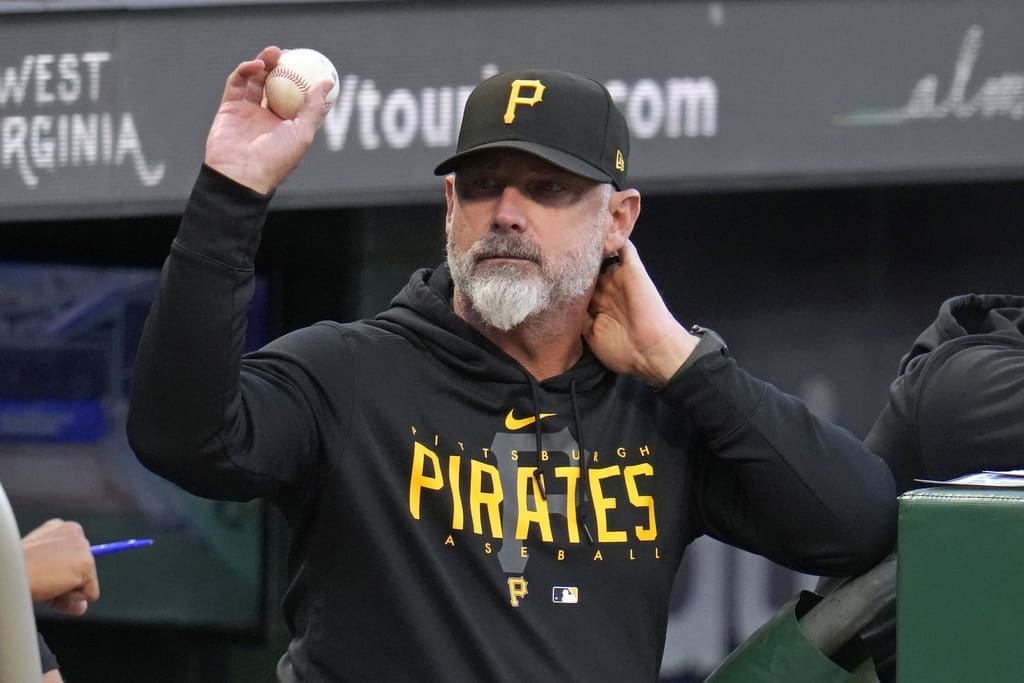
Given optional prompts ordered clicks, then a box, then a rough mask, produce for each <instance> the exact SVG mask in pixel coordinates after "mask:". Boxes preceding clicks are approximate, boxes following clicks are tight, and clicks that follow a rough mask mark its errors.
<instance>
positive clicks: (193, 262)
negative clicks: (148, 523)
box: [127, 167, 316, 500]
mask: <svg viewBox="0 0 1024 683" xmlns="http://www.w3.org/2000/svg"><path fill="white" fill-rule="evenodd" d="M269 200H270V197H268V196H263V195H259V194H257V193H255V192H252V191H251V190H248V189H247V188H244V187H242V186H240V185H237V184H235V183H233V182H232V181H230V180H229V179H227V178H225V177H224V176H221V175H219V174H217V173H216V172H214V171H213V170H211V169H209V168H206V167H203V169H202V170H201V172H200V174H199V178H198V180H197V181H196V184H195V187H194V188H193V191H192V194H191V197H190V199H189V203H188V205H187V207H186V209H185V211H184V213H183V216H182V221H181V224H180V226H179V230H178V234H177V236H176V238H175V240H174V242H173V244H172V245H171V249H170V254H169V256H168V257H167V260H166V261H165V263H164V268H163V272H162V275H161V282H160V286H159V289H158V292H157V295H156V298H155V300H154V302H153V304H152V307H151V309H150V313H149V316H148V318H147V320H146V323H145V326H144V329H143V332H142V336H141V339H140V342H139V348H138V353H137V359H136V366H135V374H134V377H133V382H132V395H131V403H130V408H129V415H128V425H127V429H128V439H129V443H130V444H131V447H132V449H133V450H134V452H135V454H136V456H137V457H138V458H139V460H140V461H141V462H142V463H143V464H144V465H145V466H146V467H147V468H149V469H150V470H152V471H153V472H155V473H157V474H159V475H161V476H164V477H166V478H168V479H170V480H172V481H174V482H176V483H177V484H179V485H180V486H182V487H183V488H185V489H187V490H189V491H191V492H193V493H195V494H197V495H202V496H208V497H212V498H228V499H239V500H245V499H249V498H253V497H257V496H266V497H273V496H275V495H276V494H277V493H278V491H279V487H280V486H281V485H282V484H288V483H290V482H294V481H296V479H297V478H298V476H299V472H300V471H301V470H302V468H303V466H304V461H305V459H306V458H307V457H308V456H307V454H308V453H310V452H311V451H312V450H313V445H312V444H311V442H310V440H311V439H314V438H315V437H314V436H313V435H315V433H316V430H315V429H313V428H311V426H310V418H309V416H308V410H306V409H304V406H303V401H302V396H301V394H300V392H299V391H297V390H296V389H295V388H294V386H293V382H291V381H290V378H289V377H288V376H287V374H286V373H283V372H280V371H278V369H277V368H270V369H266V368H264V369H261V370H260V371H253V372H247V373H246V374H245V377H244V378H243V377H242V372H241V368H242V366H243V359H242V356H243V351H244V348H245V334H246V323H247V315H248V309H249V304H250V302H251V300H252V296H253V292H254V287H255V280H254V276H255V271H254V263H255V257H256V251H257V249H258V246H259V240H260V231H261V229H262V226H263V222H264V218H265V215H266V210H267V205H268V203H269ZM243 385H244V391H243Z"/></svg>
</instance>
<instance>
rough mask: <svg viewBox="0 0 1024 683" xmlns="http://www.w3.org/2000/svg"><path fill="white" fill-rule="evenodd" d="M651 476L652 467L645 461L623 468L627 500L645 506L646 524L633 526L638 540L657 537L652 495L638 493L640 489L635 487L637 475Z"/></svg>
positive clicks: (652, 472) (648, 539)
mask: <svg viewBox="0 0 1024 683" xmlns="http://www.w3.org/2000/svg"><path fill="white" fill-rule="evenodd" d="M653 476H654V467H652V466H651V464H650V463H647V462H645V463H641V464H639V465H630V466H629V467H626V468H625V469H624V470H623V477H625V483H626V493H627V495H628V496H629V502H630V503H632V504H633V506H634V507H638V508H647V526H636V527H633V528H634V530H635V532H636V537H637V540H640V541H653V540H654V539H656V538H657V537H658V522H657V520H655V518H654V496H642V495H640V489H639V488H637V485H636V478H637V477H653Z"/></svg>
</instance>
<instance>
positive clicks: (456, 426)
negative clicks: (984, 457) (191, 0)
mask: <svg viewBox="0 0 1024 683" xmlns="http://www.w3.org/2000/svg"><path fill="white" fill-rule="evenodd" d="M266 203H267V199H266V198H264V197H260V196H258V195H254V194H253V193H251V192H249V191H247V190H245V189H244V188H240V187H237V186H234V185H233V184H232V183H230V182H229V181H227V179H225V178H223V177H220V176H217V175H216V174H214V173H212V172H211V171H209V170H208V169H204V170H203V172H202V173H201V174H200V178H199V181H198V182H197V184H196V187H195V189H194V191H193V194H192V198H191V200H190V203H189V205H188V207H187V209H186V211H185V214H184V216H183V219H182V224H181V227H180V229H179V233H178V236H177V238H176V239H175V241H174V244H173V245H172V248H171V254H170V255H169V257H168V260H167V262H166V264H165V268H164V273H163V283H162V285H161V288H160V291H159V292H158V295H157V297H156V299H155V302H154V305H153V309H152V311H151V314H150V317H149V319H148V320H147V322H146V325H145V329H144V331H143V335H142V340H141V343H140V346H139V349H138V354H137V358H138V362H137V366H136V371H135V375H134V383H133V395H132V401H131V408H130V414H129V420H128V434H129V439H130V442H131V444H132V447H133V449H134V450H135V452H136V454H137V455H138V457H139V458H140V460H141V461H142V462H143V463H144V464H145V465H146V466H147V467H149V468H150V469H152V470H153V471H155V472H158V473H160V474H162V475H164V476H166V477H169V478H171V479H172V480H174V481H176V482H177V483H178V484H180V485H181V486H183V487H185V488H187V489H189V490H191V491H193V492H195V493H198V494H200V495H204V496H210V497H218V498H230V499H247V498H251V497H256V496H262V497H266V498H268V499H269V500H271V501H272V502H274V503H275V504H276V505H278V506H279V507H280V508H281V509H282V510H283V512H284V514H285V516H286V517H287V518H288V520H289V522H290V524H291V526H292V528H293V530H294V536H293V544H292V548H291V551H290V558H289V560H290V561H289V569H290V574H291V577H290V578H291V582H290V587H289V590H288V592H287V595H286V596H285V600H284V605H283V608H284V612H285V617H286V619H287V621H288V624H289V626H290V628H291V631H292V633H293V640H292V643H291V645H290V647H289V649H288V653H287V654H286V655H285V657H284V658H283V659H282V661H281V664H280V666H279V668H278V676H279V678H280V679H281V680H283V681H335V680H387V681H399V680H430V681H434V680H453V681H454V680H459V681H461V680H487V681H540V680H558V681H616V682H618V681H644V680H647V681H653V680H655V679H656V678H657V674H658V667H659V666H660V663H661V657H662V650H663V648H664V641H665V628H666V624H667V617H668V614H667V610H668V604H669V595H670V592H671V589H672V584H673V580H674V578H675V574H676V570H677V568H678V566H679V563H680V560H681V558H682V555H683V552H684V549H685V547H686V545H687V544H688V543H689V542H690V541H692V540H693V539H694V538H696V537H697V536H700V535H702V534H705V533H707V534H712V535H714V536H716V537H717V538H720V539H722V540H724V541H726V542H729V543H733V544H735V545H737V546H740V547H742V548H745V549H747V550H750V551H752V552H756V553H759V554H763V555H765V556H767V557H770V558H771V559H773V560H775V561H777V562H779V563H781V564H784V565H786V566H789V567H792V568H795V569H799V570H801V571H806V572H815V573H829V574H837V573H850V572H856V571H861V570H863V569H866V568H867V567H869V566H871V565H872V564H874V563H875V562H877V561H878V560H879V559H880V558H881V557H883V556H884V555H885V554H886V553H887V552H888V550H889V548H891V546H892V544H893V542H894V534H895V491H894V488H893V483H892V477H891V474H890V472H889V470H888V468H887V467H886V466H885V464H884V463H883V462H882V461H881V460H880V459H878V458H877V457H876V456H874V455H873V454H871V453H870V452H869V451H867V449H866V448H864V446H863V444H862V443H860V442H859V440H858V439H856V438H855V437H853V436H852V435H851V434H849V433H848V432H846V431H845V430H842V429H840V428H838V427H835V426H833V425H830V424H828V423H825V422H823V421H821V420H819V419H818V418H816V417H815V416H814V415H812V414H811V413H810V411H809V410H807V408H806V406H804V405H803V404H802V403H801V402H799V401H798V400H796V399H795V398H793V397H791V396H788V395H786V394H784V393H782V392H780V391H778V390H777V389H776V388H775V387H773V386H771V385H770V384H767V383H765V382H762V381H760V380H758V379H756V378H754V377H751V376H750V375H749V374H747V373H746V372H744V371H743V370H742V369H741V368H740V367H739V366H738V365H737V363H736V362H735V361H734V360H733V359H732V358H729V357H727V356H723V355H721V354H711V355H708V356H706V357H704V358H701V359H700V360H699V361H698V362H696V363H694V365H693V366H692V367H691V368H689V369H688V370H687V371H686V372H683V373H680V374H679V375H678V376H677V377H675V378H674V379H673V381H671V382H670V383H669V384H668V385H666V386H665V387H664V388H663V389H662V390H661V391H660V392H655V391H654V390H653V389H652V388H651V387H650V386H648V385H647V384H646V383H644V382H643V381H641V380H639V379H637V378H634V377H628V376H619V375H615V374H613V373H611V372H609V371H608V370H607V369H605V368H604V367H603V366H602V365H601V364H600V363H599V362H598V360H597V359H596V358H595V357H594V356H593V354H591V353H589V352H585V353H584V355H583V357H582V358H581V359H580V361H579V362H578V363H577V364H576V365H575V366H574V367H572V368H570V369H568V370H567V371H566V372H565V373H563V374H562V375H560V376H558V377H553V378H551V379H548V380H545V381H543V382H537V381H535V380H534V379H533V378H532V377H530V375H529V373H527V372H526V370H525V369H524V368H523V367H522V366H520V365H519V364H518V363H516V362H515V361H514V360H513V359H512V358H511V357H509V356H507V355H506V354H505V353H503V352H502V351H501V350H500V349H499V348H498V347H496V346H495V345H493V344H492V343H491V342H489V341H488V340H487V339H485V338H484V337H483V336H481V335H480V334H478V333H477V332H476V331H475V330H473V329H472V328H471V327H469V326H468V325H467V324H466V323H465V322H464V321H463V320H462V319H460V318H459V317H458V316H456V315H455V313H454V312H453V311H452V306H451V294H452V285H451V282H450V278H449V276H448V271H447V268H446V267H444V266H442V267H440V268H437V269H433V270H429V269H425V270H421V271H418V272H416V273H414V274H413V276H412V277H411V279H410V282H409V284H408V286H406V287H405V288H404V289H403V290H402V291H401V292H400V293H399V294H398V295H397V296H396V298H395V299H394V301H393V302H392V305H391V307H390V308H389V309H388V310H387V311H385V312H384V313H382V314H381V315H379V316H378V317H377V318H375V319H372V320H362V321H357V322H352V323H344V324H342V323H338V322H333V321H325V322H322V323H318V324H315V325H312V326H309V327H307V328H303V329H300V330H297V331H294V332H291V333H289V334H286V335H284V336H282V337H281V338H279V339H276V340H274V341H273V342H271V343H270V344H268V345H267V346H266V347H264V348H263V349H261V350H259V351H257V352H254V353H251V354H248V355H247V356H245V358H244V359H243V358H242V357H241V350H242V348H243V346H244V338H245V321H246V312H247V306H248V302H249V299H250V297H251V296H252V279H253V262H254V258H255V250H256V247H257V245H258V242H259V230H260V226H261V224H262V221H263V217H264V215H265V211H266ZM581 431H582V433H584V434H585V438H586V443H579V442H578V440H579V439H581V438H582V437H581V436H580V433H581ZM538 434H539V438H540V441H541V450H540V452H537V451H538V449H537V443H538V441H537V439H538ZM583 458H585V459H586V463H587V467H586V468H585V470H584V468H582V466H581V462H580V461H581V459H583ZM582 471H585V472H586V479H585V480H583V475H582V473H581V472H582ZM538 473H539V474H538ZM540 479H543V481H544V482H545V485H544V490H543V492H542V491H541V489H540V487H539V485H538V483H537V482H538V481H539V480H540ZM584 487H585V492H581V490H582V489H584ZM584 493H586V494H587V495H584ZM584 516H585V517H586V519H587V520H588V525H589V529H591V530H592V531H593V535H594V541H593V543H590V542H588V541H587V538H586V535H585V533H583V532H582V531H581V523H580V522H581V519H583V517H584Z"/></svg>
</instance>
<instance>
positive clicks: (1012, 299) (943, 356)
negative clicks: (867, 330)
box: [866, 294, 1024, 492]
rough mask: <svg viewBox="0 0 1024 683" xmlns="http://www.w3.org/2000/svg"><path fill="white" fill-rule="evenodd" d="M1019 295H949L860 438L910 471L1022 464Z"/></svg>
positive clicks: (945, 475) (948, 472) (903, 482)
mask: <svg viewBox="0 0 1024 683" xmlns="http://www.w3.org/2000/svg"><path fill="white" fill-rule="evenodd" d="M1021 415H1024V296H1016V295H996V294H982V295H978V294H967V295H963V296H957V297H953V298H951V299H949V300H947V301H945V302H943V304H942V306H941V307H940V309H939V314H938V316H937V318H936V319H935V322H934V323H932V324H931V325H930V326H929V327H928V328H927V329H925V330H924V331H923V332H922V333H921V334H920V336H919V337H918V338H917V340H916V341H915V342H914V345H913V347H912V348H911V350H910V352H909V353H908V354H907V355H906V356H905V357H904V358H903V360H902V361H901V363H900V372H899V376H898V377H897V378H896V380H895V381H894V382H893V384H892V386H891V387H890V390H889V400H888V403H887V404H886V406H885V408H884V409H883V411H882V413H881V415H880V416H879V418H878V420H877V421H876V422H875V424H874V426H873V427H872V429H871V431H870V433H869V434H868V436H867V439H866V443H867V445H868V446H869V447H870V448H871V449H872V450H873V451H874V452H875V453H878V454H879V455H880V456H882V458H883V459H885V460H886V462H888V463H890V465H891V467H892V470H893V473H894V476H895V477H896V486H897V488H898V490H899V491H900V492H903V491H907V490H909V489H912V488H917V487H920V486H921V484H919V483H917V482H915V481H914V479H915V478H924V479H949V478H951V477H955V476H959V475H962V474H968V473H971V472H977V471H980V470H983V469H1015V468H1018V467H1024V451H1022V450H1021V444H1024V420H1022V419H1021Z"/></svg>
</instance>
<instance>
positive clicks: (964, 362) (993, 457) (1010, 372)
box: [820, 294, 1024, 683]
mask: <svg viewBox="0 0 1024 683" xmlns="http://www.w3.org/2000/svg"><path fill="white" fill-rule="evenodd" d="M865 443H867V445H868V446H869V447H870V448H871V450H872V451H874V452H875V453H878V454H879V455H880V456H881V457H882V458H883V459H884V460H885V461H886V462H887V463H888V464H889V466H890V467H891V468H892V471H893V474H894V476H895V479H896V487H897V492H898V493H903V492H905V491H909V490H911V489H915V488H922V487H924V486H926V484H922V483H920V482H915V481H914V480H915V479H932V480H940V481H942V480H947V479H952V478H954V477H959V476H962V475H964V474H971V473H974V472H980V471H982V470H1008V469H1019V468H1024V296H1017V295H1008V294H965V295H962V296H956V297H953V298H951V299H948V300H947V301H945V302H943V303H942V305H941V307H940V308H939V312H938V316H937V317H936V319H935V321H934V322H933V323H932V324H931V325H929V326H928V328H926V329H925V330H924V331H922V332H921V334H920V335H919V336H918V337H917V339H916V340H915V341H914V344H913V346H912V347H911V349H910V351H909V352H908V353H907V355H906V356H904V357H903V359H902V360H901V362H900V365H899V374H898V376H897V378H896V380H895V381H894V382H893V383H892V386H891V387H890V389H889V400H888V402H887V403H886V405H885V408H884V409H883V410H882V412H881V414H880V415H879V417H878V419H877V421H876V422H875V424H874V426H873V427H872V428H871V431H870V433H869V434H868V436H867V439H866V440H865ZM894 570H895V567H893V571H894ZM832 583H833V581H832V580H825V581H824V582H823V585H822V586H821V587H820V589H821V590H825V591H827V590H828V589H829V588H830V587H831V584H832ZM863 638H864V641H865V643H866V644H867V646H868V648H869V649H870V650H871V654H872V657H873V658H874V659H875V662H876V669H877V671H878V677H879V679H880V680H881V681H882V682H883V683H891V681H895V680H896V601H895V597H894V596H893V597H892V599H890V600H887V601H885V605H884V607H883V608H882V611H881V614H880V615H879V616H878V617H877V618H876V619H875V620H874V621H873V622H872V624H871V625H870V626H869V627H868V628H867V629H866V630H865V631H864V632H863Z"/></svg>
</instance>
